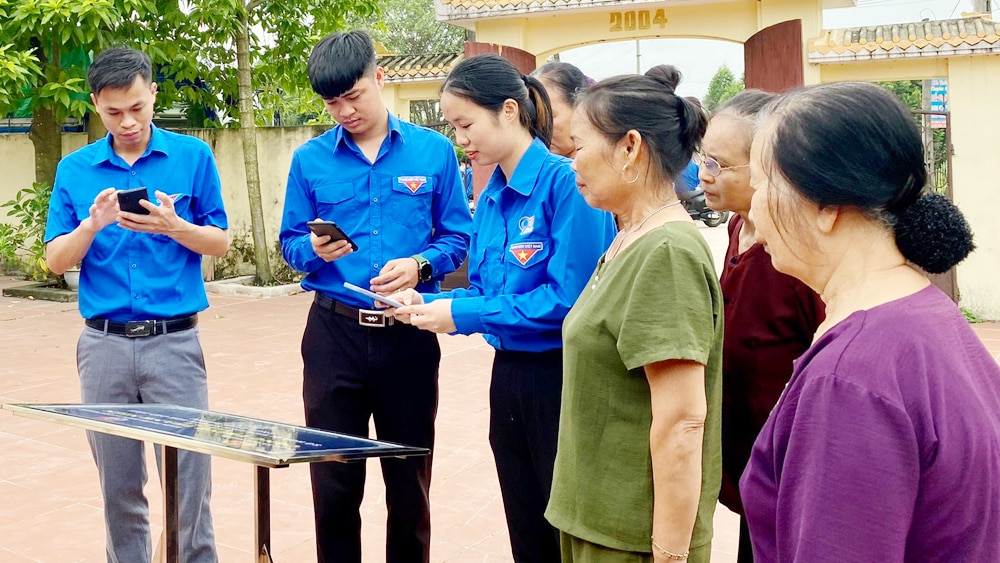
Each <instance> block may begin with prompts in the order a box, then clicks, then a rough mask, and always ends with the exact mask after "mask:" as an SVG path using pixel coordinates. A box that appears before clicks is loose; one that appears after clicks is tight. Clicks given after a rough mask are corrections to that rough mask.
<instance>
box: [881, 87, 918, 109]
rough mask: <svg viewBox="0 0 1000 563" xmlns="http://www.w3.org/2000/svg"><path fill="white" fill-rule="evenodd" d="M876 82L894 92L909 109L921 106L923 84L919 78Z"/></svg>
mask: <svg viewBox="0 0 1000 563" xmlns="http://www.w3.org/2000/svg"><path fill="white" fill-rule="evenodd" d="M877 84H878V85H879V86H881V87H883V88H885V89H886V90H889V91H890V92H892V93H893V94H895V95H896V97H898V98H899V99H900V100H902V102H903V103H904V104H906V107H908V108H910V109H911V110H918V109H920V108H921V107H922V106H923V85H922V84H921V82H920V81H919V80H897V81H893V82H878V83H877Z"/></svg>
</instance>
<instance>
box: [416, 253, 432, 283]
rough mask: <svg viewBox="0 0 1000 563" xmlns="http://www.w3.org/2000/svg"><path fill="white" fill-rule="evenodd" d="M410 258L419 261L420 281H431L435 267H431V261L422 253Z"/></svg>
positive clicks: (418, 273)
mask: <svg viewBox="0 0 1000 563" xmlns="http://www.w3.org/2000/svg"><path fill="white" fill-rule="evenodd" d="M410 258H413V259H414V260H416V261H417V277H419V278H420V281H421V282H429V281H431V278H433V277H434V268H432V267H431V263H430V262H428V261H427V259H426V258H424V256H423V255H422V254H414V255H413V256H410Z"/></svg>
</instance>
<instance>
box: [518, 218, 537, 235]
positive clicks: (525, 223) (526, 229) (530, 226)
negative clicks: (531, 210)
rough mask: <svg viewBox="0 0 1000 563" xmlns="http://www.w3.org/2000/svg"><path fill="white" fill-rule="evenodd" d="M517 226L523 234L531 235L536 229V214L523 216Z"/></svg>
mask: <svg viewBox="0 0 1000 563" xmlns="http://www.w3.org/2000/svg"><path fill="white" fill-rule="evenodd" d="M517 228H518V229H520V230H521V236H524V235H530V234H531V233H532V232H533V231H534V230H535V216H534V215H532V216H531V217H521V220H520V221H518V222H517Z"/></svg>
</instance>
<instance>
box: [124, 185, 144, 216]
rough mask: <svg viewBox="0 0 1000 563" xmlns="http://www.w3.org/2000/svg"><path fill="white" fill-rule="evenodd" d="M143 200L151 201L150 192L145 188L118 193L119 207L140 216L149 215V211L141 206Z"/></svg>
mask: <svg viewBox="0 0 1000 563" xmlns="http://www.w3.org/2000/svg"><path fill="white" fill-rule="evenodd" d="M142 200H146V201H149V190H147V189H146V188H145V187H141V188H135V189H134V190H124V191H120V192H118V207H119V208H120V209H121V210H122V211H127V212H129V213H137V214H139V215H149V210H148V209H146V208H145V207H143V206H141V205H139V202H140V201H142Z"/></svg>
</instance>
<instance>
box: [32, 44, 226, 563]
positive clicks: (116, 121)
mask: <svg viewBox="0 0 1000 563" xmlns="http://www.w3.org/2000/svg"><path fill="white" fill-rule="evenodd" d="M87 79H88V82H89V84H90V89H91V91H92V94H91V101H93V103H94V106H95V107H96V108H97V113H98V115H100V117H101V121H102V122H103V123H104V126H105V127H106V128H107V130H108V132H109V134H108V136H107V137H105V138H104V139H101V140H100V141H97V142H95V143H93V144H91V145H88V146H86V147H83V148H82V149H80V150H78V151H76V152H74V153H72V154H70V155H69V156H67V157H66V158H64V159H63V160H62V161H61V162H60V163H59V168H58V170H57V172H56V179H55V186H54V187H53V190H52V198H51V200H50V203H49V216H48V223H47V225H46V229H45V242H46V260H47V262H48V266H49V269H50V270H52V271H53V272H55V273H57V274H60V273H62V272H64V271H66V269H67V268H69V267H71V266H73V265H75V264H77V263H81V262H82V266H83V267H82V269H81V274H80V288H79V304H80V313H81V315H82V316H83V317H84V318H85V319H86V321H85V327H84V329H83V334H81V336H80V341H79V344H78V348H77V362H78V369H79V372H80V384H81V395H82V400H83V402H84V403H169V404H175V405H181V406H186V407H192V408H199V409H207V408H208V385H207V381H206V374H205V362H204V358H203V355H202V350H201V344H200V342H199V340H198V330H197V328H195V327H196V325H197V323H198V312H199V311H202V310H204V309H205V308H206V307H208V297H207V296H206V294H205V286H204V283H203V282H202V278H201V256H202V255H203V254H208V255H212V256H222V255H224V254H225V253H226V251H227V250H228V249H229V235H228V234H227V233H226V230H225V229H226V228H227V219H226V213H225V210H224V209H223V205H222V192H221V187H220V184H219V175H218V171H217V170H216V167H215V159H214V157H213V156H212V152H211V150H210V149H209V147H208V145H206V144H205V143H203V142H202V141H200V140H198V139H195V138H194V137H188V136H185V135H178V134H176V133H170V132H167V131H163V130H160V129H158V128H156V126H154V125H153V124H152V121H153V106H154V104H155V102H156V84H155V83H153V82H152V67H151V64H150V60H149V57H147V56H146V55H145V54H144V53H141V52H139V51H135V50H132V49H111V50H108V51H104V52H103V53H101V54H100V55H98V56H97V58H96V59H94V63H93V65H92V66H91V67H90V70H89V72H88V76H87ZM138 187H146V189H147V191H148V194H149V197H150V198H151V199H153V200H156V203H153V202H151V201H149V200H145V201H141V202H140V206H141V207H143V208H144V209H145V210H146V211H147V212H148V214H140V213H129V212H124V211H122V210H121V209H120V208H119V205H118V199H117V197H116V192H118V191H120V190H127V189H133V188H138ZM87 439H88V441H89V442H90V447H91V451H92V453H93V455H94V460H95V461H96V463H97V470H98V475H99V477H100V480H101V491H102V493H103V495H104V517H105V525H106V527H107V556H108V561H149V560H150V558H151V552H152V550H151V547H150V544H151V541H150V535H149V514H148V512H149V511H148V505H147V502H146V498H145V496H144V495H143V492H142V488H143V485H144V484H145V482H146V463H145V458H144V456H143V445H142V442H139V441H136V440H131V439H127V438H121V437H117V436H109V435H106V434H101V433H97V432H88V433H87ZM178 472H179V475H178V478H179V482H180V483H182V486H181V487H180V491H179V494H180V499H179V520H180V522H179V523H180V546H181V552H180V557H181V559H182V560H183V561H187V562H214V561H217V559H218V558H217V556H216V550H215V537H214V532H213V529H212V516H211V513H210V511H209V501H210V499H211V465H210V460H209V457H208V456H206V455H203V454H196V453H193V452H187V451H180V452H178Z"/></svg>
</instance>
